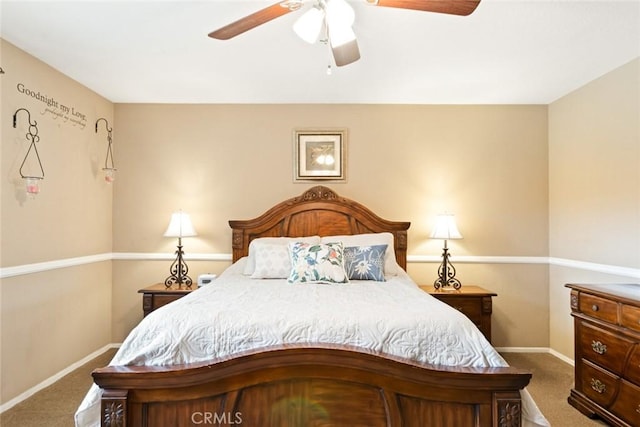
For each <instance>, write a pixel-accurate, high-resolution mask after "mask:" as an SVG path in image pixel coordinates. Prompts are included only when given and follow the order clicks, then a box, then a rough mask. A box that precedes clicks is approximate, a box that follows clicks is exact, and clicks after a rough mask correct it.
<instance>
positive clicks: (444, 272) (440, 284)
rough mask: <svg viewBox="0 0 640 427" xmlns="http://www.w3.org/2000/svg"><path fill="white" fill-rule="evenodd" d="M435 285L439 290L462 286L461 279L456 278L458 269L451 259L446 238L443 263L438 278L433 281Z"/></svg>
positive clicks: (454, 289) (453, 289)
mask: <svg viewBox="0 0 640 427" xmlns="http://www.w3.org/2000/svg"><path fill="white" fill-rule="evenodd" d="M433 287H434V288H435V289H436V290H439V291H457V290H458V289H460V288H461V287H462V283H460V280H458V279H456V269H455V267H454V266H453V264H451V261H449V250H448V249H447V243H446V240H445V244H444V248H443V251H442V264H440V267H438V278H437V279H436V281H435V282H433Z"/></svg>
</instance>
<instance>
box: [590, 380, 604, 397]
mask: <svg viewBox="0 0 640 427" xmlns="http://www.w3.org/2000/svg"><path fill="white" fill-rule="evenodd" d="M591 388H592V389H593V391H595V392H596V393H600V394H602V393H604V392H605V391H607V386H606V385H605V383H603V382H602V381H600V380H596V379H595V378H591Z"/></svg>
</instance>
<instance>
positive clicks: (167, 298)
mask: <svg viewBox="0 0 640 427" xmlns="http://www.w3.org/2000/svg"><path fill="white" fill-rule="evenodd" d="M196 289H198V286H197V285H191V288H187V287H186V286H184V285H182V287H181V288H178V287H177V286H176V285H172V286H171V287H170V288H167V287H166V286H165V285H164V283H156V284H155V285H151V286H149V287H146V288H144V289H140V290H139V291H138V293H141V294H142V311H144V315H145V316H146V315H147V314H149V313H151V312H152V311H153V310H155V309H157V308H160V307H162V306H163V305H167V304H169V303H170V302H173V301H175V300H177V299H180V298H182V297H183V296H185V295H187V294H188V293H190V292H193V291H195V290H196Z"/></svg>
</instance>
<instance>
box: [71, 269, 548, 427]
mask: <svg viewBox="0 0 640 427" xmlns="http://www.w3.org/2000/svg"><path fill="white" fill-rule="evenodd" d="M244 262H245V260H244V259H242V260H240V261H239V262H237V263H235V264H234V265H232V266H231V267H229V268H228V269H227V270H226V271H225V272H224V273H223V274H222V275H221V276H220V277H219V278H218V279H217V280H216V281H214V282H213V283H212V284H210V285H207V286H205V287H203V288H200V289H198V290H197V291H195V292H192V293H190V294H189V295H187V296H185V297H183V298H181V299H179V300H178V301H176V302H174V303H172V304H169V305H167V306H164V307H162V308H160V309H158V310H156V311H154V312H153V313H151V314H150V315H148V316H147V317H145V318H144V319H143V320H142V322H140V324H139V325H138V326H137V327H136V328H135V329H134V330H133V331H132V332H131V334H130V335H129V336H128V337H127V338H126V340H125V341H124V343H123V344H122V346H121V347H120V349H119V351H118V352H117V354H116V355H115V357H114V358H113V360H112V361H111V365H170V364H177V363H191V362H200V361H207V360H210V359H212V358H213V357H219V356H225V355H229V354H233V353H235V352H239V351H243V350H250V349H256V348H260V347H267V346H273V345H278V344H291V343H341V344H350V345H355V346H358V347H364V348H368V349H371V350H374V351H379V352H384V353H388V354H392V355H396V356H401V357H405V358H409V359H413V360H418V361H423V362H428V363H434V364H443V365H456V366H507V364H506V362H505V361H504V359H502V357H501V356H500V355H499V354H498V353H497V351H496V350H495V349H494V348H493V347H492V346H491V345H490V344H489V342H488V341H487V340H486V339H485V338H484V336H483V335H482V333H481V332H480V331H479V330H478V329H477V328H476V327H475V325H473V323H471V321H470V320H469V319H467V318H466V317H465V316H464V315H462V314H461V313H460V312H458V311H457V310H453V309H451V308H450V307H449V306H447V305H445V304H443V303H441V302H440V301H438V300H436V299H435V298H433V297H431V296H430V295H428V294H427V293H425V292H423V291H421V290H420V289H419V288H418V287H417V286H416V285H415V283H414V282H413V281H412V280H411V279H410V278H409V276H408V275H407V274H406V273H404V271H402V270H401V269H399V270H400V271H401V273H400V274H399V275H398V276H394V277H393V278H389V280H388V281H386V282H372V281H352V282H351V283H350V284H347V285H344V284H342V285H326V284H295V285H292V284H289V283H287V282H286V280H285V279H282V280H279V279H276V280H274V279H269V280H255V279H250V278H248V277H247V276H244V275H243V274H242V271H243V268H244V267H243V264H244ZM230 302H232V303H230ZM522 397H523V408H524V411H523V412H524V418H525V425H528V426H547V425H548V423H547V421H546V419H545V418H544V417H543V416H542V414H541V413H540V411H539V410H538V408H537V407H536V405H535V403H534V402H533V400H532V399H531V397H530V396H529V394H528V392H526V391H524V392H523V393H522ZM99 408H100V389H99V388H98V387H97V386H96V385H95V384H94V385H93V386H92V387H91V389H90V390H89V392H88V393H87V395H86V397H85V399H84V400H83V402H82V404H81V405H80V407H79V408H78V410H77V412H76V416H75V419H76V426H77V427H88V426H91V427H94V426H96V427H97V426H99V425H100V420H99Z"/></svg>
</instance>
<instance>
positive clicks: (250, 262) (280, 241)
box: [243, 236, 320, 278]
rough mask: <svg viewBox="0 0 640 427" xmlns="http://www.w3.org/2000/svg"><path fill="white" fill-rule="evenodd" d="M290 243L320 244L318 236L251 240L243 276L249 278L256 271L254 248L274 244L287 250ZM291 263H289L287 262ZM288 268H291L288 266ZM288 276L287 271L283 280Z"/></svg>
mask: <svg viewBox="0 0 640 427" xmlns="http://www.w3.org/2000/svg"><path fill="white" fill-rule="evenodd" d="M290 242H305V243H313V244H317V243H320V236H307V237H258V238H256V239H253V240H252V241H251V243H249V256H248V257H247V263H246V264H245V266H244V272H243V273H244V274H245V275H246V276H251V275H253V273H254V272H255V270H256V246H260V245H261V244H263V243H269V244H275V245H280V246H284V248H285V249H286V250H288V248H287V246H288V245H289V243H290ZM289 262H291V261H289ZM289 268H291V266H290V265H289ZM288 276H289V271H287V274H286V275H285V276H284V277H285V278H286V277H288Z"/></svg>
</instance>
